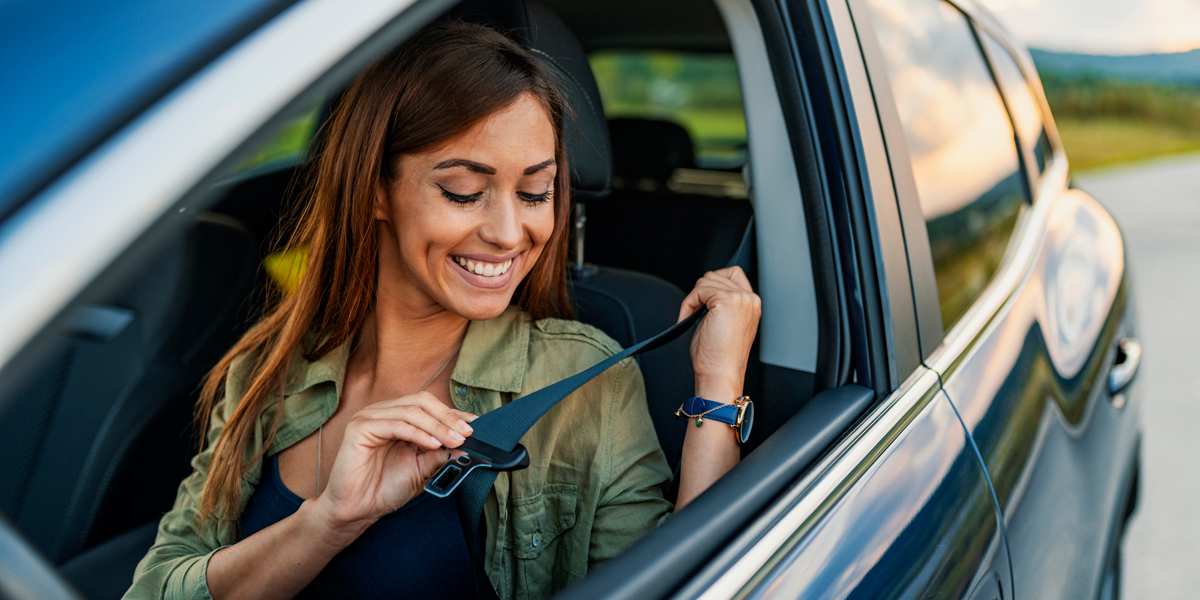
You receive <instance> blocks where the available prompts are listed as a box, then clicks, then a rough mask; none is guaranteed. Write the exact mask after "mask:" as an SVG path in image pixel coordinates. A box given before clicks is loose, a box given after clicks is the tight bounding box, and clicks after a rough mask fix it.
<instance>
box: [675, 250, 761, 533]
mask: <svg viewBox="0 0 1200 600" xmlns="http://www.w3.org/2000/svg"><path fill="white" fill-rule="evenodd" d="M702 306H705V307H708V314H707V315H705V316H704V319H703V320H701V321H700V325H699V327H698V328H697V329H696V333H695V334H694V335H693V336H692V366H693V367H694V369H695V371H696V395H697V396H700V397H701V398H704V399H706V400H714V401H716V402H733V400H734V399H735V398H737V397H738V396H741V395H742V383H743V382H744V381H745V379H746V361H747V360H748V359H749V357H750V346H751V345H752V344H753V343H754V336H755V334H756V332H757V331H758V319H759V317H760V316H761V314H762V300H760V299H759V297H758V296H757V295H756V294H755V293H754V291H753V290H752V289H751V287H750V280H748V279H747V278H746V274H745V273H743V272H742V270H741V268H739V267H730V268H728V269H721V270H719V271H710V272H708V273H705V275H704V277H702V278H701V279H700V281H698V282H697V283H696V288H695V289H693V290H692V292H691V293H690V294H688V295H687V297H686V298H684V300H683V306H682V307H680V310H679V320H681V321H682V320H683V319H684V318H686V317H687V316H688V315H690V314H692V313H693V312H695V311H697V310H699V309H700V307H702ZM682 400H683V399H682V398H680V401H682ZM740 460H741V450H740V448H739V447H738V443H737V439H736V434H735V433H734V432H733V431H732V430H731V429H730V428H729V427H725V426H719V427H688V429H687V434H686V435H685V436H684V439H683V456H682V458H681V459H680V466H679V498H678V499H677V501H676V503H675V510H679V509H680V508H683V507H684V506H686V505H687V504H688V503H689V502H691V501H692V500H695V499H696V496H699V495H700V494H701V493H702V492H703V491H704V490H706V489H708V486H710V485H712V484H713V483H714V482H715V481H716V480H718V479H720V478H721V477H722V476H723V475H725V473H728V472H729V470H730V469H732V468H733V467H735V466H737V464H738V461H740Z"/></svg>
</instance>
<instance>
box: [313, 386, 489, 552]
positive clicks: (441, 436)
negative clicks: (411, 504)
mask: <svg viewBox="0 0 1200 600" xmlns="http://www.w3.org/2000/svg"><path fill="white" fill-rule="evenodd" d="M475 418H476V415H473V414H471V413H468V412H463V411H461V410H456V409H453V408H450V407H449V406H446V405H445V404H443V403H442V402H441V401H440V400H438V399H437V397H435V396H434V395H433V394H431V393H429V392H418V393H416V394H412V395H410V396H403V397H400V398H396V399H394V400H385V401H382V402H376V403H375V404H372V405H370V406H367V407H366V408H364V409H362V410H360V411H359V412H358V413H357V414H355V415H354V418H353V419H351V421H350V423H349V424H348V425H347V426H346V433H345V436H344V437H343V438H342V445H341V448H339V449H338V454H337V458H336V459H334V461H333V469H332V470H331V471H330V474H329V482H328V484H327V485H326V486H325V489H324V491H322V492H321V494H320V495H319V496H317V498H316V506H315V507H314V508H316V509H317V514H318V515H321V517H322V519H323V520H324V521H325V523H326V525H328V526H329V527H331V528H332V529H333V530H334V531H342V532H350V533H351V534H352V535H354V537H357V534H359V533H361V532H362V531H363V530H365V529H366V528H367V527H369V526H370V525H371V524H372V523H374V522H375V521H376V520H378V519H379V518H380V517H382V516H384V515H386V514H388V513H390V512H393V511H395V510H396V509H398V508H400V507H401V506H404V505H405V504H406V503H408V501H409V500H412V499H413V498H415V497H416V496H417V494H420V493H421V490H422V489H423V488H424V486H425V482H426V481H427V480H428V479H429V478H430V477H432V476H433V474H434V473H436V472H437V470H438V469H439V468H441V466H442V465H443V464H445V462H446V461H447V460H449V459H450V450H449V449H450V448H457V447H458V446H460V445H462V443H463V441H464V440H465V439H466V437H467V436H470V435H471V432H472V429H471V426H470V425H468V423H469V422H470V421H473V420H475Z"/></svg>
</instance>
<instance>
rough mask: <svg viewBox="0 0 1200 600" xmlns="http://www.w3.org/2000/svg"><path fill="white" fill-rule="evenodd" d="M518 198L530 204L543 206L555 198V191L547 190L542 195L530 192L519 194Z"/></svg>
mask: <svg viewBox="0 0 1200 600" xmlns="http://www.w3.org/2000/svg"><path fill="white" fill-rule="evenodd" d="M517 196H518V197H519V198H521V199H522V200H524V201H526V202H528V203H530V204H541V203H543V202H549V201H550V200H551V199H553V198H554V190H546V191H544V192H542V193H540V194H530V193H529V192H517Z"/></svg>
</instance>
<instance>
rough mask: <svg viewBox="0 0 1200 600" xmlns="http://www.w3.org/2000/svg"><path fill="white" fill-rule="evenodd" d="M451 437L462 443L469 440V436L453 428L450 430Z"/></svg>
mask: <svg viewBox="0 0 1200 600" xmlns="http://www.w3.org/2000/svg"><path fill="white" fill-rule="evenodd" d="M450 439H452V440H454V441H456V442H458V443H460V444H461V443H462V442H465V441H467V438H465V437H463V436H462V434H461V433H459V432H457V431H454V430H453V429H452V430H450Z"/></svg>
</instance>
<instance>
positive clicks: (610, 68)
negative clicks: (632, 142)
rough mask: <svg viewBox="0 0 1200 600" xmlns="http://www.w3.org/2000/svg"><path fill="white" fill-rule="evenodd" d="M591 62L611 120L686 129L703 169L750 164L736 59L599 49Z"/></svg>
mask: <svg viewBox="0 0 1200 600" xmlns="http://www.w3.org/2000/svg"><path fill="white" fill-rule="evenodd" d="M588 59H589V62H590V63H591V65H592V71H593V72H594V73H595V75H596V84H597V85H598V86H599V87H600V97H601V100H602V101H603V103H604V114H605V116H606V117H608V118H609V119H615V118H622V117H635V118H643V119H657V120H663V121H671V122H674V123H677V124H679V125H682V126H683V127H684V129H687V131H688V133H689V134H690V135H691V137H692V144H693V146H694V149H695V154H696V166H697V167H699V168H701V169H718V170H720V169H736V168H739V167H741V166H742V165H744V164H745V163H746V117H745V114H744V112H743V110H742V92H741V88H740V87H739V83H738V72H737V65H736V64H735V63H734V60H733V56H732V55H729V54H703V53H689V52H673V51H665V50H601V51H597V52H593V53H592V54H591V55H590V56H589V57H588Z"/></svg>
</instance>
